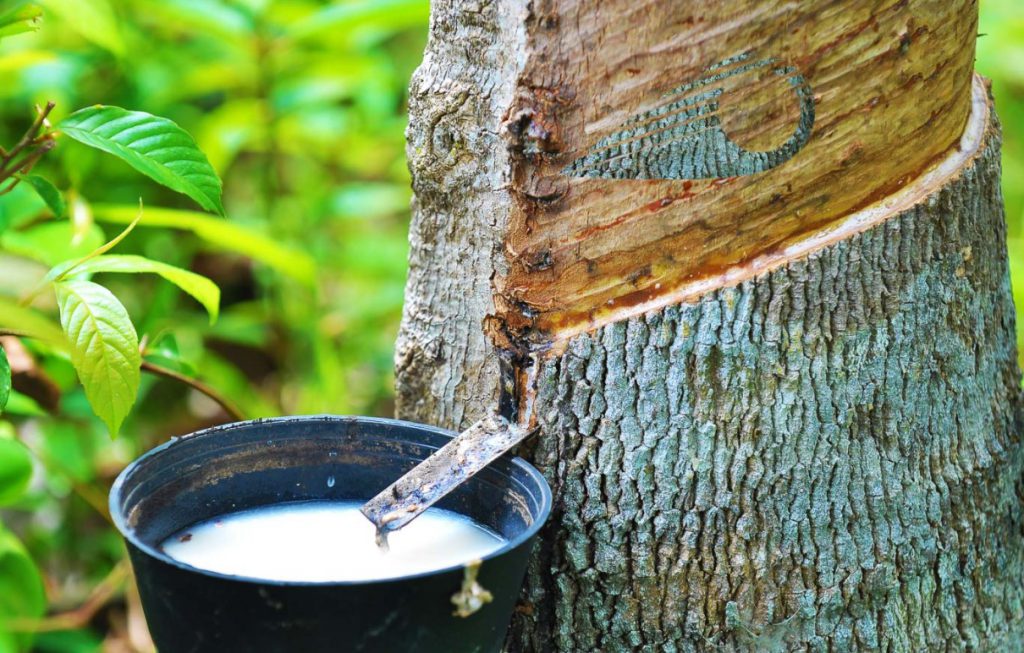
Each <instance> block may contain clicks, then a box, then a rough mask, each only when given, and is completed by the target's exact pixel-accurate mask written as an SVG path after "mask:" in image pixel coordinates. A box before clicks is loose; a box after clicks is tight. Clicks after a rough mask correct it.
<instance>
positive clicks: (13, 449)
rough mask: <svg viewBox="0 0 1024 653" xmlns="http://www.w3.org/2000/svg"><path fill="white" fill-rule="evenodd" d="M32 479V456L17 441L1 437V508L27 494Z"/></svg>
mask: <svg viewBox="0 0 1024 653" xmlns="http://www.w3.org/2000/svg"><path fill="white" fill-rule="evenodd" d="M31 479H32V456H31V455H30V454H29V452H28V449H26V448H25V445H23V444H22V443H20V442H18V441H17V440H11V439H8V438H6V437H0V506H8V505H10V504H12V503H14V502H15V501H17V500H18V499H19V498H21V495H22V494H24V493H25V489H26V488H28V482H29V481H30V480H31Z"/></svg>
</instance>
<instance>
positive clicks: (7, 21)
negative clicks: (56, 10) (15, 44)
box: [0, 0, 43, 38]
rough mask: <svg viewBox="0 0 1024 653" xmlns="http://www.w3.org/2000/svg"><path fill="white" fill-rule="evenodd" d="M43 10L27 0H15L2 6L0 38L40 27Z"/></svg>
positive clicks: (0, 9) (0, 10) (0, 11)
mask: <svg viewBox="0 0 1024 653" xmlns="http://www.w3.org/2000/svg"><path fill="white" fill-rule="evenodd" d="M42 16H43V10H42V9H40V8H39V7H37V6H36V5H34V4H31V3H29V2H27V1H26V0H15V2H11V3H9V6H7V7H5V8H0V38H3V37H5V36H13V35H15V34H22V33H24V32H34V31H36V30H37V29H39V23H40V22H42V21H41V20H40V19H41V18H42Z"/></svg>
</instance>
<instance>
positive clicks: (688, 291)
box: [486, 73, 991, 354]
mask: <svg viewBox="0 0 1024 653" xmlns="http://www.w3.org/2000/svg"><path fill="white" fill-rule="evenodd" d="M990 104H991V103H990V99H989V92H988V87H987V84H986V82H985V80H984V78H982V77H981V75H979V74H977V73H975V74H974V76H973V81H972V84H971V113H970V115H969V116H968V119H967V123H966V125H965V126H964V132H963V134H962V135H961V136H960V140H959V142H958V144H957V145H956V146H954V147H953V148H952V149H951V150H950V151H948V152H947V153H946V155H944V156H943V157H942V158H941V159H939V160H938V161H936V162H935V163H933V164H932V165H930V166H929V167H927V168H926V169H925V170H924V171H923V172H921V173H920V174H919V175H917V176H916V177H915V178H914V179H912V180H910V181H909V182H908V183H907V184H906V185H904V186H903V187H902V188H900V189H899V190H898V191H897V192H895V193H892V194H890V195H887V196H885V197H883V198H881V199H879V200H878V201H876V202H873V203H872V204H870V205H868V206H866V207H864V208H862V209H860V210H858V211H855V212H853V213H850V214H848V215H846V216H845V217H843V218H842V219H840V220H838V221H836V222H834V223H832V224H830V225H827V226H826V227H823V228H821V229H818V230H816V231H812V232H808V233H806V234H803V235H801V236H800V237H798V238H797V239H796V240H794V241H793V242H791V243H789V244H788V245H786V246H785V247H783V248H780V249H779V250H778V251H773V252H771V253H766V254H762V255H760V256H757V257H756V258H754V259H751V260H748V261H745V262H743V263H740V264H737V265H735V266H733V267H731V268H729V269H728V270H725V271H724V272H722V273H720V274H715V275H712V276H708V277H703V278H700V279H696V280H694V281H691V282H688V283H685V284H683V285H681V286H678V287H676V288H674V289H671V290H669V291H668V292H665V293H662V294H659V295H657V296H656V297H653V298H651V299H649V300H647V301H645V302H638V303H635V304H631V305H629V306H625V307H623V308H621V309H619V310H613V311H609V312H607V313H602V314H601V315H600V316H599V317H596V318H594V319H591V320H584V321H580V322H576V323H573V324H570V325H567V326H565V327H563V328H559V329H557V330H554V331H549V332H547V333H545V334H544V338H543V339H542V341H540V342H537V341H534V342H520V343H516V344H520V345H526V347H527V348H528V349H532V350H534V352H535V353H537V352H546V353H549V354H557V353H558V352H560V351H562V350H563V349H564V347H565V344H566V343H567V342H568V341H569V340H570V339H571V338H573V337H574V336H577V335H579V334H581V333H586V332H589V331H594V330H596V329H599V328H601V327H603V326H606V325H608V324H612V323H615V322H620V321H623V320H627V319H629V318H631V317H635V316H637V315H643V314H645V313H650V312H652V311H657V310H659V309H662V308H665V307H666V306H671V305H673V304H681V303H684V302H688V301H693V300H695V299H697V298H699V297H701V296H703V295H706V294H707V293H710V292H713V291H715V290H718V289H720V288H726V287H730V286H735V285H737V284H739V283H741V282H743V281H746V280H748V279H752V278H754V277H758V276H761V275H763V274H766V273H768V272H771V271H772V270H775V269H777V268H780V267H783V266H785V265H788V264H790V263H792V262H794V261H797V260H800V259H803V258H806V257H807V256H810V255H811V254H813V253H814V252H817V251H820V250H821V249H824V248H826V247H828V246H830V245H833V244H835V243H837V242H839V241H841V240H844V239H847V238H850V237H852V236H855V235H857V234H859V233H862V232H864V231H867V230H868V229H870V228H872V227H874V226H876V225H879V224H881V223H883V222H885V221H886V220H888V219H890V218H893V217H896V216H898V215H900V214H902V213H903V212H905V211H907V210H908V209H911V208H913V207H914V206H915V205H917V204H919V203H920V202H922V201H924V200H926V199H927V198H928V197H929V195H930V194H931V193H932V192H933V191H934V190H935V189H936V188H939V187H941V186H942V185H943V184H945V183H948V182H949V181H951V180H953V179H955V178H956V177H957V176H959V174H960V173H961V172H962V171H963V170H964V169H966V168H967V167H968V166H969V164H970V163H971V162H972V161H973V160H974V159H975V157H977V156H978V154H979V153H980V152H981V149H982V144H983V143H984V141H985V139H984V136H985V133H986V131H987V130H988V129H989V124H990V120H989V114H990V111H991V109H990ZM495 299H496V300H498V301H500V299H501V298H500V297H497V296H496V297H495ZM490 319H491V320H494V319H495V316H490ZM486 327H487V331H488V332H489V333H490V335H491V337H492V339H493V340H494V341H495V343H496V344H497V345H498V346H499V347H511V348H513V349H516V347H515V346H514V345H513V343H512V342H511V341H512V340H513V338H509V336H508V334H507V332H505V330H504V329H501V327H500V326H499V325H496V324H494V323H493V322H492V323H491V324H488V325H486ZM499 334H500V335H499ZM535 335H536V334H535ZM529 339H530V338H529V336H527V341H528V340H529Z"/></svg>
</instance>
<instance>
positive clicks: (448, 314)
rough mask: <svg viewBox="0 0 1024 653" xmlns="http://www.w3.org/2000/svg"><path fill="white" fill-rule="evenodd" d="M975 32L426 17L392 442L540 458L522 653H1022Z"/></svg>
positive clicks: (908, 12)
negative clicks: (513, 424) (535, 428)
mask: <svg viewBox="0 0 1024 653" xmlns="http://www.w3.org/2000/svg"><path fill="white" fill-rule="evenodd" d="M793 4H798V5H800V6H799V7H794V6H792V5H793ZM868 5H870V6H868ZM976 9H977V8H976V5H975V4H974V3H972V2H941V3H937V2H927V1H924V0H921V1H918V2H913V1H911V2H881V1H879V2H875V3H860V2H852V1H851V2H845V3H844V2H829V3H825V2H807V3H788V4H783V3H778V4H777V3H773V2H750V1H746V2H739V1H737V2H721V3H715V7H714V8H711V9H708V8H700V7H698V6H697V5H696V3H693V4H692V6H691V3H686V2H683V3H679V2H668V1H667V0H666V1H664V2H659V1H650V2H642V3H636V2H633V3H626V2H619V1H617V0H616V1H608V2H603V3H595V2H582V1H570V0H566V1H565V2H559V3H553V4H548V3H544V2H537V3H532V4H527V3H525V2H522V3H517V2H503V3H498V4H493V3H486V2H480V3H470V2H460V1H456V0H438V1H437V2H435V3H434V4H433V7H432V21H431V37H430V42H429V45H428V48H427V52H426V55H425V59H424V63H423V65H422V66H421V68H420V69H419V71H418V72H417V74H416V76H415V78H414V81H413V86H412V92H411V101H410V114H411V124H410V128H409V134H408V136H409V158H410V166H411V169H412V172H413V185H414V190H415V197H416V199H415V205H414V221H413V226H412V231H411V244H412V250H411V255H410V263H411V268H410V277H409V284H408V289H407V299H406V308H405V314H404V319H403V325H402V331H401V334H400V338H399V343H398V350H397V356H396V358H397V382H398V399H399V403H398V414H399V416H400V417H403V418H407V419H414V420H419V421H425V422H431V423H436V424H441V425H445V426H448V427H452V428H457V427H460V426H464V425H467V424H468V423H469V422H470V421H472V420H473V419H475V418H476V417H478V416H479V415H480V414H481V413H483V412H484V411H487V410H491V409H493V408H495V407H496V406H498V405H499V404H501V405H503V406H505V409H506V410H508V407H509V406H512V409H513V410H514V411H515V412H516V413H517V416H518V418H519V419H521V420H524V421H531V422H535V423H537V424H539V425H540V426H541V432H540V434H539V435H538V436H537V437H536V438H535V439H534V440H533V441H531V442H530V443H529V445H527V447H526V448H525V450H524V451H523V453H524V454H525V455H527V456H529V457H530V458H532V460H533V461H534V462H535V463H536V464H537V465H538V466H539V467H540V468H541V469H542V470H543V471H544V472H545V473H546V475H547V476H548V478H549V479H550V481H551V482H552V485H553V488H554V491H555V496H556V510H555V513H554V515H553V518H552V521H551V523H550V526H549V527H548V528H547V529H546V531H545V533H544V537H543V542H542V545H541V547H540V548H539V550H538V552H537V555H536V556H535V559H534V561H533V563H532V566H531V570H530V573H529V578H528V581H527V587H526V589H525V593H524V597H523V601H522V604H521V605H520V609H519V610H518V612H517V615H516V618H515V621H514V623H513V627H512V631H511V633H510V639H509V648H510V650H513V651H566V652H572V653H578V652H583V651H587V652H589V651H634V650H635V651H651V652H656V651H747V650H751V651H792V650H811V651H925V650H929V651H931V650H951V651H953V650H956V651H959V650H980V651H1014V650H1022V649H1024V509H1022V508H1024V505H1022V496H1024V486H1022V482H1021V479H1022V465H1024V458H1022V456H1024V450H1022V449H1021V435H1022V430H1024V411H1022V398H1021V373H1020V370H1019V369H1018V368H1017V364H1016V352H1015V344H1014V343H1015V339H1014V310H1013V306H1012V300H1011V295H1010V288H1009V278H1008V270H1007V260H1006V257H1007V254H1006V247H1005V224H1004V220H1003V212H1002V198H1001V196H1000V192H999V133H998V126H997V123H996V121H995V117H994V114H993V113H992V112H991V110H990V109H991V107H990V102H989V98H988V94H987V92H986V89H985V88H984V85H983V83H982V82H981V81H980V80H978V79H977V78H974V77H973V75H972V72H971V70H970V66H971V65H972V61H973V38H974V33H975V27H976V25H975V19H976ZM709 89H710V90H709ZM716 89H718V90H716Z"/></svg>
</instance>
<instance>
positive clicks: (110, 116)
mask: <svg viewBox="0 0 1024 653" xmlns="http://www.w3.org/2000/svg"><path fill="white" fill-rule="evenodd" d="M58 128H59V129H60V130H61V132H62V133H64V134H66V135H68V136H70V137H71V138H73V139H75V140H76V141H80V142H82V143H85V144H86V145H90V146H92V147H95V148H97V149H100V150H103V151H104V152H109V153H110V154H113V155H114V156H116V157H117V158H119V159H121V160H122V161H124V162H126V163H127V164H128V165H130V166H131V167H133V168H135V169H136V170H138V171H139V172H141V173H142V174H144V175H146V176H147V177H150V178H151V179H153V180H154V181H156V182H159V183H161V184H163V185H164V186H167V187H168V188H171V189H173V190H176V191H178V192H179V193H183V194H185V195H188V196H189V197H191V198H192V199H194V200H195V201H196V202H197V203H198V204H199V205H200V206H202V207H203V208H204V209H206V210H208V211H214V212H216V213H219V214H221V215H223V214H224V206H223V205H222V204H221V200H220V196H221V183H220V178H219V177H217V173H216V172H214V170H213V167H212V166H210V162H209V161H208V160H207V159H206V156H205V155H204V154H203V153H202V152H201V151H200V150H199V148H198V147H196V142H195V141H194V140H192V137H191V136H189V135H188V133H187V132H186V131H185V130H183V129H182V128H181V127H178V126H177V125H176V124H174V123H173V122H172V121H170V120H167V119H166V118H159V117H157V116H152V115H150V114H148V113H143V112H141V111H126V110H124V109H121V108H120V107H103V106H96V107H90V108H88V109H81V110H80V111H76V112H75V113H73V114H71V115H70V116H68V117H67V118H65V119H64V120H63V121H61V123H60V125H58Z"/></svg>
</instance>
